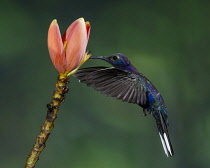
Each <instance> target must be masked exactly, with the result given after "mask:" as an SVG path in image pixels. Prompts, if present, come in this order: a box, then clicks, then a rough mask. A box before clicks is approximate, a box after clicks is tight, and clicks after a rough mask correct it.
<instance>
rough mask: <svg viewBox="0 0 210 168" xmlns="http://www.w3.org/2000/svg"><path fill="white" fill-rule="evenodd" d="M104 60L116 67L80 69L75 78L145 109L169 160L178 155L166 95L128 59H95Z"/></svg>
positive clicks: (112, 56) (105, 57) (116, 55)
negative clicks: (152, 119)
mask: <svg viewBox="0 0 210 168" xmlns="http://www.w3.org/2000/svg"><path fill="white" fill-rule="evenodd" d="M90 59H100V60H103V61H106V62H107V63H109V64H111V65H112V66H113V67H103V66H99V67H88V68H82V69H79V70H78V71H77V72H76V73H75V74H74V76H75V77H76V78H77V79H78V80H79V81H80V82H82V83H85V84H86V85H87V86H89V87H92V88H94V89H95V90H97V91H99V92H101V93H102V94H104V95H106V96H109V97H112V98H115V99H118V100H121V101H124V102H128V103H133V104H137V105H139V106H140V107H142V108H143V114H144V115H145V116H146V115H147V113H148V114H150V115H152V116H153V117H154V119H155V121H156V124H157V129H158V132H159V135H160V139H161V142H162V145H163V149H164V151H165V154H166V155H167V157H169V156H170V157H171V156H173V155H174V152H173V147H172V144H171V141H170V138H169V133H168V125H169V124H168V114H167V108H166V106H165V102H164V100H163V97H162V95H161V94H160V92H159V91H158V90H157V89H156V87H155V86H154V85H153V84H152V83H151V82H150V80H149V79H147V78H146V77H145V76H144V75H143V74H142V73H141V72H139V71H138V70H137V69H136V68H135V67H134V66H133V65H132V64H131V62H130V61H129V60H128V58H127V57H126V56H125V55H123V54H121V53H116V54H113V55H111V56H91V57H90Z"/></svg>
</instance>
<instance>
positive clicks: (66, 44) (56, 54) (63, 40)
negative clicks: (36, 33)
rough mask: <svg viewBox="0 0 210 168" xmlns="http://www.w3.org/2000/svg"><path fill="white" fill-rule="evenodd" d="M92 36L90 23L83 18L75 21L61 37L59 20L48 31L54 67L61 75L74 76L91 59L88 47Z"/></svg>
mask: <svg viewBox="0 0 210 168" xmlns="http://www.w3.org/2000/svg"><path fill="white" fill-rule="evenodd" d="M89 35H90V23H89V22H85V21H84V19H83V18H79V19H77V20H76V21H74V22H73V23H72V24H71V25H70V26H69V27H68V29H67V30H66V32H65V33H64V35H63V37H61V33H60V29H59V26H58V23H57V20H53V21H52V23H51V24H50V27H49V30H48V50H49V53H50V58H51V60H52V63H53V65H54V67H55V68H56V69H57V71H58V72H59V73H67V75H68V76H69V75H72V74H73V73H75V72H76V70H77V69H78V68H79V67H80V66H81V65H82V64H83V63H84V62H85V61H86V60H87V59H88V58H89V57H90V55H89V54H87V53H86V47H87V43H88V39H89Z"/></svg>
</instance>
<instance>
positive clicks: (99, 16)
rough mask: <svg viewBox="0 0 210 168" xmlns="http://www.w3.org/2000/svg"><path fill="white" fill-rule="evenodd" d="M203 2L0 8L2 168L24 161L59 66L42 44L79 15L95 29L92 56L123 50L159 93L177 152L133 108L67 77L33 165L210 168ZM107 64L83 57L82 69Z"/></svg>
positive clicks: (209, 61)
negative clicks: (170, 153)
mask: <svg viewBox="0 0 210 168" xmlns="http://www.w3.org/2000/svg"><path fill="white" fill-rule="evenodd" d="M209 9H210V2H209V1H207V0H185V1H182V0H177V1H172V0H160V1H158V0H147V1H143V0H130V1H124V0H119V1H117V0H115V1H114V0H106V1H96V0H89V1H85V0H81V1H71V0H68V1H67V0H60V1H58V0H57V1H56V0H45V1H44V0H42V1H40V0H38V1H28V0H22V1H21V0H20V1H1V5H0V13H1V15H0V20H1V23H0V37H1V38H0V64H1V66H0V68H1V82H0V84H1V101H0V102H1V117H0V144H1V150H0V158H1V159H0V167H1V168H13V167H14V168H15V167H24V164H25V160H26V157H27V156H28V154H29V152H30V150H31V148H32V145H33V143H34V142H35V137H36V136H37V135H38V133H39V130H40V126H41V125H42V123H43V122H44V119H45V115H46V111H47V109H46V104H47V103H49V102H50V100H51V96H52V92H53V89H54V84H55V82H56V79H57V72H56V70H55V69H54V67H53V66H52V64H51V61H50V58H49V54H48V50H47V43H46V39H47V31H48V27H49V24H50V22H51V21H52V20H53V19H54V18H56V19H57V20H58V23H59V25H60V29H61V31H62V32H64V31H65V29H66V28H67V27H68V25H69V24H70V23H71V22H73V21H74V20H76V19H77V18H79V17H84V18H85V20H89V21H90V23H91V26H92V29H91V36H90V41H89V44H88V48H87V49H88V50H89V51H91V52H92V54H93V55H110V54H112V53H117V52H121V53H124V54H125V55H126V56H127V57H128V58H129V59H130V60H131V62H132V63H133V65H135V66H136V67H137V69H138V70H139V71H141V72H142V73H143V74H144V75H145V76H147V77H148V78H149V79H150V80H151V81H152V82H153V84H154V85H155V86H156V87H157V88H158V89H159V91H160V92H161V93H162V95H163V97H164V99H165V101H166V105H167V108H168V113H169V122H170V128H169V131H170V137H171V140H172V143H173V146H174V151H175V156H174V157H173V158H167V157H166V156H165V154H164V151H163V149H162V145H161V142H160V139H159V135H158V133H157V130H156V125H155V121H154V119H153V118H152V117H151V116H147V117H144V116H143V115H142V114H143V113H142V109H140V108H139V107H138V106H137V105H133V104H127V103H124V102H121V101H118V100H114V99H111V98H108V97H105V96H104V95H101V94H99V93H98V92H96V91H94V90H93V89H92V88H88V87H86V86H85V85H84V84H82V83H79V82H78V81H77V80H76V79H75V78H73V77H71V79H70V81H71V83H70V84H69V87H70V91H69V93H68V94H67V98H66V101H65V103H64V104H62V107H61V109H60V111H59V114H58V118H57V120H56V122H55V128H54V130H53V132H52V134H51V136H50V138H49V139H48V141H47V144H46V145H47V147H46V148H45V150H44V151H43V153H42V154H41V157H40V160H39V161H38V163H37V165H36V167H37V168H41V167H46V168H68V167H71V168H84V167H85V168H155V167H163V168H165V167H167V168H169V167H170V168H192V167H193V168H207V167H210V106H209V102H210V98H209V94H210V87H209V71H210V56H209V54H210V47H209V44H210V21H209V18H210V10H209ZM98 65H104V66H109V65H108V64H106V63H104V62H102V61H100V60H94V61H88V62H86V63H85V65H84V66H83V67H85V66H98Z"/></svg>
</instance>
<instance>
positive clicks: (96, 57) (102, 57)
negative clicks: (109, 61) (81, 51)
mask: <svg viewBox="0 0 210 168" xmlns="http://www.w3.org/2000/svg"><path fill="white" fill-rule="evenodd" d="M90 59H102V60H105V56H91V57H90Z"/></svg>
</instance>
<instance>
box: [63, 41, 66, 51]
mask: <svg viewBox="0 0 210 168" xmlns="http://www.w3.org/2000/svg"><path fill="white" fill-rule="evenodd" d="M66 47H67V41H64V42H63V49H64V51H66Z"/></svg>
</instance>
